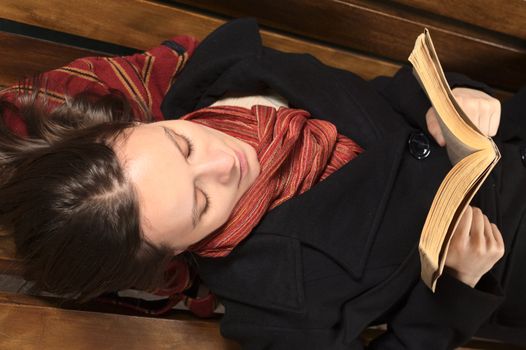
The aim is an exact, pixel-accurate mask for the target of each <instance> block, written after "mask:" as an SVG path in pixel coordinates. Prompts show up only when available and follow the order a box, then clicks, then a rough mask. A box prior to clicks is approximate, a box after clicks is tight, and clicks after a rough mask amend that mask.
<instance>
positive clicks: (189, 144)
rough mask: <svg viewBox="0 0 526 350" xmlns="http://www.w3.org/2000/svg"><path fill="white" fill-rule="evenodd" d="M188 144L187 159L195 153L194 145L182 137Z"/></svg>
mask: <svg viewBox="0 0 526 350" xmlns="http://www.w3.org/2000/svg"><path fill="white" fill-rule="evenodd" d="M180 136H181V137H182V138H183V139H184V140H185V141H186V143H187V145H188V155H187V157H190V156H191V155H192V152H193V151H194V144H193V143H192V141H190V139H189V138H188V137H186V136H184V135H180Z"/></svg>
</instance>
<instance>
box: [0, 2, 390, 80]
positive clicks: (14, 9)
mask: <svg viewBox="0 0 526 350" xmlns="http://www.w3.org/2000/svg"><path fill="white" fill-rule="evenodd" d="M116 13H118V14H119V15H118V16H115V14H116ZM0 18H5V19H9V20H13V21H18V22H21V23H26V24H31V25H35V26H40V27H43V28H47V29H53V30H57V31H61V32H64V33H69V34H75V35H79V36H83V37H87V38H91V39H96V40H101V41H105V42H109V43H114V44H119V45H123V46H127V47H132V48H137V49H143V50H144V49H148V48H150V47H154V46H156V45H158V44H159V43H160V42H162V41H163V40H165V39H167V38H169V37H172V36H174V35H178V34H188V35H193V36H195V37H197V38H199V39H202V38H204V37H205V36H206V35H208V34H209V33H210V32H211V31H213V30H214V29H215V28H217V27H218V26H220V25H221V24H223V23H225V20H224V19H223V18H222V17H214V16H209V15H203V14H201V13H199V12H195V11H189V10H185V9H181V8H177V7H173V6H166V5H163V4H159V3H154V2H149V1H138V0H130V1H128V2H122V1H108V2H106V3H105V6H102V7H101V6H99V5H98V4H97V3H95V2H92V1H68V0H48V1H45V2H42V1H34V0H33V1H32V0H4V5H3V6H2V7H1V8H0ZM262 36H263V40H264V42H265V44H266V45H269V46H270V47H274V48H276V49H280V50H284V51H288V52H302V53H303V52H305V53H310V54H313V55H314V56H316V57H317V58H319V59H320V60H321V61H322V62H324V63H326V64H328V65H331V66H334V67H337V68H343V69H349V70H353V71H354V72H356V73H357V74H359V75H360V76H362V77H364V78H366V79H370V78H372V77H374V76H377V75H392V74H394V72H395V71H396V70H397V69H398V68H399V65H398V64H395V63H392V62H390V61H389V60H380V59H377V58H376V57H371V56H368V55H363V54H359V53H356V52H350V51H348V50H344V49H341V48H339V47H335V46H330V45H321V44H319V43H316V42H312V41H309V40H300V39H298V38H294V37H290V36H286V35H281V34H279V33H276V32H273V31H270V30H263V31H262Z"/></svg>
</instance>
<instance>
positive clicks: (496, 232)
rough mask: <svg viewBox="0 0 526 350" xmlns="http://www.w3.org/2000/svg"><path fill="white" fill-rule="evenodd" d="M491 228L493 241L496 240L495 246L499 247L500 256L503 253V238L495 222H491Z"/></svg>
mask: <svg viewBox="0 0 526 350" xmlns="http://www.w3.org/2000/svg"><path fill="white" fill-rule="evenodd" d="M491 230H492V232H493V237H494V238H495V241H496V242H497V246H498V247H499V253H500V255H501V257H502V256H503V255H504V250H505V247H506V246H505V244H504V239H503V238H502V234H501V233H500V230H499V228H498V227H497V225H495V224H491Z"/></svg>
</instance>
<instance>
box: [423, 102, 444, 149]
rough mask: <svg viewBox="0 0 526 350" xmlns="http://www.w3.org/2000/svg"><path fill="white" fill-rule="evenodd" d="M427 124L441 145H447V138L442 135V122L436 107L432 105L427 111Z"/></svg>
mask: <svg viewBox="0 0 526 350" xmlns="http://www.w3.org/2000/svg"><path fill="white" fill-rule="evenodd" d="M426 124H427V130H428V131H429V133H430V134H431V136H433V138H434V139H435V141H436V142H437V143H438V144H439V145H440V146H441V147H444V146H445V145H446V140H445V139H444V136H443V135H442V130H441V129H440V124H439V123H438V116H437V114H436V110H435V108H434V107H431V108H430V109H429V110H428V112H427V113H426Z"/></svg>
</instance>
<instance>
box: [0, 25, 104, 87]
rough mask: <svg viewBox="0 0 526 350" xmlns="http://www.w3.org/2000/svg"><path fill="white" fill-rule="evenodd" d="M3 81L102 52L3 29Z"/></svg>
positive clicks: (0, 39)
mask: <svg viewBox="0 0 526 350" xmlns="http://www.w3.org/2000/svg"><path fill="white" fill-rule="evenodd" d="M0 50H1V52H2V55H0V84H1V85H11V84H14V83H16V82H17V81H18V80H20V79H22V78H24V77H30V76H32V75H34V74H36V73H40V72H44V71H47V70H50V69H54V68H57V67H60V66H63V65H65V64H67V63H69V62H71V61H73V60H74V59H76V58H79V57H86V56H94V55H100V54H99V53H96V52H93V51H88V50H84V49H79V48H74V47H70V46H66V45H60V44H56V43H52V42H48V41H43V40H36V39H32V38H28V37H25V36H21V35H16V34H11V33H3V32H0Z"/></svg>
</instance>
